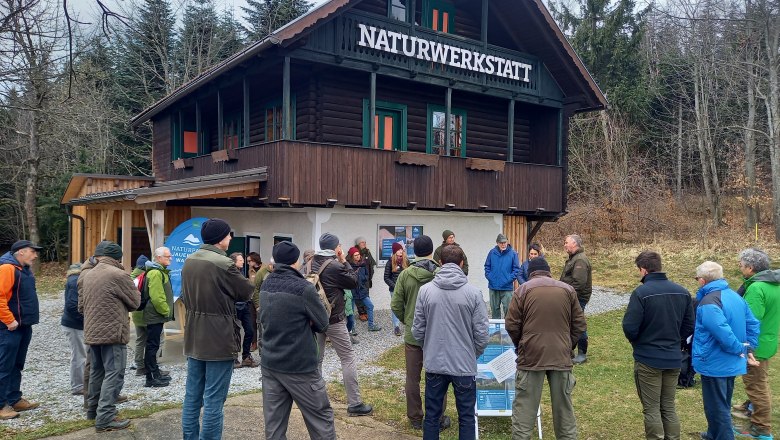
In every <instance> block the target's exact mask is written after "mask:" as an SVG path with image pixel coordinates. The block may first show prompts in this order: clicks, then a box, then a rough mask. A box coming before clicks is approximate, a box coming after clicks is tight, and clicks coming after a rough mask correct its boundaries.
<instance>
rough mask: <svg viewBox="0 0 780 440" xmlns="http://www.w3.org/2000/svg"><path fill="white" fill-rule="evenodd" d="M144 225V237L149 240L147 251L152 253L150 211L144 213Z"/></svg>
mask: <svg viewBox="0 0 780 440" xmlns="http://www.w3.org/2000/svg"><path fill="white" fill-rule="evenodd" d="M144 225H145V226H146V236H147V238H148V239H149V249H151V250H152V251H154V250H155V247H154V219H153V218H152V210H150V209H147V210H145V211H144Z"/></svg>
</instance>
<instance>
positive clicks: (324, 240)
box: [320, 232, 339, 251]
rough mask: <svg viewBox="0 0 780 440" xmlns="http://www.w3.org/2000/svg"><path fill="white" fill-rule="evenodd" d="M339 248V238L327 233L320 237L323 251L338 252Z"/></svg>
mask: <svg viewBox="0 0 780 440" xmlns="http://www.w3.org/2000/svg"><path fill="white" fill-rule="evenodd" d="M337 247H339V238H338V237H336V236H335V235H333V234H331V233H330V232H326V233H324V234H322V235H321V236H320V249H322V250H326V249H328V250H332V251H334V250H336V248H337Z"/></svg>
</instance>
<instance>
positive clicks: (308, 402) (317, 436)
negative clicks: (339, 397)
mask: <svg viewBox="0 0 780 440" xmlns="http://www.w3.org/2000/svg"><path fill="white" fill-rule="evenodd" d="M293 402H295V405H296V406H297V407H298V409H299V410H300V411H301V415H302V416H303V422H304V423H305V424H306V430H307V431H308V432H309V438H310V439H314V440H331V439H335V438H336V427H335V425H334V424H333V408H332V407H331V406H330V400H329V399H328V393H327V391H326V390H325V381H324V380H323V379H322V376H321V375H320V372H319V371H317V370H314V371H312V372H311V373H301V374H288V373H280V372H277V371H271V370H269V369H267V368H263V419H264V421H265V438H266V440H286V439H287V425H288V423H289V421H290V410H291V409H292V404H293Z"/></svg>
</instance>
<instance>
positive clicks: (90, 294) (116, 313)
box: [78, 241, 141, 432]
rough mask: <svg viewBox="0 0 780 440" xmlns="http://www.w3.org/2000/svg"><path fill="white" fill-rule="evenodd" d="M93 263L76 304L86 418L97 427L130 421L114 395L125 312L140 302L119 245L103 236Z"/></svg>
mask: <svg viewBox="0 0 780 440" xmlns="http://www.w3.org/2000/svg"><path fill="white" fill-rule="evenodd" d="M95 258H96V259H97V264H96V265H95V266H94V268H92V269H91V270H89V271H88V272H87V273H85V274H84V275H83V277H80V278H79V281H78V283H80V284H81V285H82V287H83V290H82V291H81V292H80V293H83V294H79V305H78V309H79V312H81V313H82V314H83V315H84V343H85V344H87V345H89V346H90V357H91V367H90V373H89V400H88V402H87V418H88V419H94V420H95V430H96V431H97V432H103V431H113V430H117V429H124V428H127V427H128V426H129V425H130V421H129V420H122V419H120V418H119V417H117V414H118V411H117V409H116V400H117V397H118V396H119V392H120V391H122V386H123V385H124V381H125V364H126V363H127V343H128V341H129V340H130V323H129V319H128V313H129V312H131V311H133V310H136V309H137V308H138V306H139V305H140V304H141V293H140V292H139V291H138V289H137V288H136V287H135V285H134V284H133V280H132V279H131V278H130V275H129V274H128V273H127V272H125V268H124V267H123V266H122V263H120V261H121V260H122V248H120V247H119V245H118V244H116V243H114V242H111V241H102V242H100V244H98V246H97V248H95Z"/></svg>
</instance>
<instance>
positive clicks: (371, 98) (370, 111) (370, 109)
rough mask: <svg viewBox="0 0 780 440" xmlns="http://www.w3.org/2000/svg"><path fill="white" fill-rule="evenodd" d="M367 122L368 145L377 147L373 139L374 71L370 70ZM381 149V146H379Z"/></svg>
mask: <svg viewBox="0 0 780 440" xmlns="http://www.w3.org/2000/svg"><path fill="white" fill-rule="evenodd" d="M368 124H369V127H370V128H369V131H368V133H369V136H368V147H369V148H374V147H376V148H379V145H374V139H376V131H377V126H376V72H371V93H370V95H369V101H368ZM380 149H381V148H380Z"/></svg>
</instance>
